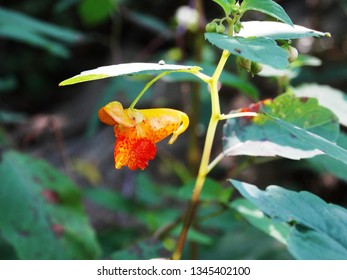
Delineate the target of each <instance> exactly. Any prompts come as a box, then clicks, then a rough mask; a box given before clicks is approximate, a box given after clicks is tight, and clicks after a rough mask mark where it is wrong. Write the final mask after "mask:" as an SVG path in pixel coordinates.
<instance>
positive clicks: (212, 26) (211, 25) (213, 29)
mask: <svg viewBox="0 0 347 280" xmlns="http://www.w3.org/2000/svg"><path fill="white" fill-rule="evenodd" d="M217 26H218V25H217V23H215V22H213V21H211V22H209V23H208V24H206V26H205V30H206V32H216V29H217Z"/></svg>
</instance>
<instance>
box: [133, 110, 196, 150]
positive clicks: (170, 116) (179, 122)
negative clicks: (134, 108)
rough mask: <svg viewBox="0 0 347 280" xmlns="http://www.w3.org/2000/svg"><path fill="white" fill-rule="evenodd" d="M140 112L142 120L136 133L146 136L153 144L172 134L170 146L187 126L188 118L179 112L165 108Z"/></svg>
mask: <svg viewBox="0 0 347 280" xmlns="http://www.w3.org/2000/svg"><path fill="white" fill-rule="evenodd" d="M140 111H141V113H142V115H143V116H144V120H143V122H142V123H141V125H139V126H138V131H139V132H140V133H143V134H144V135H147V137H148V138H149V139H151V140H152V141H153V142H154V143H157V142H159V141H161V140H163V139H164V138H165V137H167V136H168V135H170V134H173V135H172V137H171V139H170V140H169V144H172V143H173V142H175V140H176V139H177V137H178V135H180V134H181V133H183V132H184V131H185V130H186V129H187V127H188V125H189V118H188V116H187V115H186V114H185V113H183V112H181V111H177V110H173V109H166V108H159V109H147V110H140Z"/></svg>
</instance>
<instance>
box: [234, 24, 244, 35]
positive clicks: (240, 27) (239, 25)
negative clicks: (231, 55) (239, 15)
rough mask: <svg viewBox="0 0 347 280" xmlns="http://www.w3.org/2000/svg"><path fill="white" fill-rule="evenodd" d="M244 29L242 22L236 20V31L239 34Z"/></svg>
mask: <svg viewBox="0 0 347 280" xmlns="http://www.w3.org/2000/svg"><path fill="white" fill-rule="evenodd" d="M241 29H242V23H241V22H240V21H238V22H236V23H235V25H234V32H235V33H236V34H237V33H239V32H240V31H241Z"/></svg>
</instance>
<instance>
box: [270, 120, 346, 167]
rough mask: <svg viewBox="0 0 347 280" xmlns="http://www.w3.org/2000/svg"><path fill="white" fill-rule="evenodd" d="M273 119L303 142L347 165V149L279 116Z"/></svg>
mask: <svg viewBox="0 0 347 280" xmlns="http://www.w3.org/2000/svg"><path fill="white" fill-rule="evenodd" d="M273 120H274V121H275V122H276V123H277V124H278V125H280V126H281V127H282V128H284V129H286V130H287V131H288V132H290V133H291V134H293V135H294V136H295V137H297V138H299V139H300V140H301V141H302V142H305V143H307V144H309V145H310V146H311V147H312V148H315V149H317V150H319V151H321V152H322V153H325V154H326V155H328V156H329V157H332V158H334V159H337V160H339V161H341V162H343V163H344V164H346V165H347V150H345V149H343V148H341V147H340V146H338V145H336V144H335V143H333V142H330V141H328V140H326V139H325V138H322V137H320V136H318V135H317V134H313V133H310V132H308V131H306V130H304V129H301V128H299V127H296V126H293V125H292V124H289V123H286V122H284V121H282V120H280V119H277V118H273Z"/></svg>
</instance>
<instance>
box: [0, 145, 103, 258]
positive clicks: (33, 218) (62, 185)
mask: <svg viewBox="0 0 347 280" xmlns="http://www.w3.org/2000/svg"><path fill="white" fill-rule="evenodd" d="M0 177H1V180H2V181H1V188H0V213H1V215H0V236H1V238H3V239H4V240H6V241H7V243H8V244H10V245H11V246H12V247H13V248H14V250H15V251H16V254H17V256H18V258H20V259H95V258H97V257H98V256H99V254H100V248H99V245H98V243H97V241H96V238H95V234H94V231H93V229H92V228H91V226H90V224H89V222H88V218H87V216H86V215H85V213H84V211H83V208H82V204H81V199H80V198H81V195H80V191H79V189H78V188H77V186H75V185H74V184H73V183H72V182H71V181H70V180H69V179H68V178H67V177H65V176H64V175H63V174H61V173H60V172H58V171H56V170H55V169H54V168H53V167H51V166H50V165H48V164H47V163H46V162H44V161H41V160H36V159H34V158H31V157H29V156H26V155H24V154H21V153H18V152H14V151H6V152H4V153H3V154H2V158H1V163H0Z"/></svg>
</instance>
